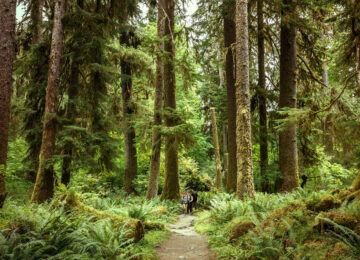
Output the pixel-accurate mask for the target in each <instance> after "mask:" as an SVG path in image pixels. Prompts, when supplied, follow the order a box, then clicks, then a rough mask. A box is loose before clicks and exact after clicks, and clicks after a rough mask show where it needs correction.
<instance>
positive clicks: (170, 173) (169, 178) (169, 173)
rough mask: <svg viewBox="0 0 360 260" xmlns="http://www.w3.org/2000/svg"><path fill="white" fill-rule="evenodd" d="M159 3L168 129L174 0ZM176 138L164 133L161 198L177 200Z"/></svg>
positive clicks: (172, 102)
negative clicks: (163, 26)
mask: <svg viewBox="0 0 360 260" xmlns="http://www.w3.org/2000/svg"><path fill="white" fill-rule="evenodd" d="M159 4H160V6H161V8H163V9H164V11H165V30H164V37H166V39H165V43H164V51H165V52H166V57H165V58H164V110H165V126H166V127H167V128H168V129H169V131H173V128H174V127H175V126H176V125H177V118H176V115H175V113H176V95H175V92H176V91H175V67H174V60H175V46H174V37H175V35H174V29H175V21H174V18H175V17H174V16H175V14H174V12H175V0H160V1H159ZM177 149H178V138H177V136H176V134H174V133H167V134H166V135H165V184H164V189H163V192H162V195H161V197H162V199H168V200H177V199H179V196H180V184H179V166H178V151H177Z"/></svg>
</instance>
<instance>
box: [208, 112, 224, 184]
mask: <svg viewBox="0 0 360 260" xmlns="http://www.w3.org/2000/svg"><path fill="white" fill-rule="evenodd" d="M210 113H211V122H212V132H213V139H214V151H215V163H216V188H217V189H218V190H219V191H221V190H222V174H221V160H220V149H219V137H218V131H217V126H216V114H215V108H214V107H212V108H210Z"/></svg>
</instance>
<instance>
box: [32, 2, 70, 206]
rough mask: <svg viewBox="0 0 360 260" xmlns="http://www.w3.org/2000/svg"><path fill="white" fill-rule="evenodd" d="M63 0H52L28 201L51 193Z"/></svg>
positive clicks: (42, 199) (51, 194)
mask: <svg viewBox="0 0 360 260" xmlns="http://www.w3.org/2000/svg"><path fill="white" fill-rule="evenodd" d="M65 2H66V1H65V0H57V1H56V3H55V13H54V24H53V30H52V39H51V53H50V68H49V76H48V85H47V88H46V101H45V118H44V126H43V136H42V144H41V149H40V156H39V158H40V159H39V160H40V162H39V169H38V173H37V176H36V182H35V187H34V191H33V194H32V198H31V201H32V202H38V203H42V202H44V201H46V200H48V199H50V198H51V197H52V196H53V193H54V169H53V164H52V163H53V162H52V161H51V159H52V157H53V155H54V150H55V141H56V114H57V105H58V92H59V90H58V88H59V80H60V69H61V67H60V60H61V55H62V46H63V22H62V19H63V16H64V13H65Z"/></svg>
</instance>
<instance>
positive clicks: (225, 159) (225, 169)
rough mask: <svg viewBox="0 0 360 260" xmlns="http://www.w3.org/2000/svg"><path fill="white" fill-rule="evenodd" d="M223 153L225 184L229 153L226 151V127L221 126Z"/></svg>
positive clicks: (224, 125) (225, 181)
mask: <svg viewBox="0 0 360 260" xmlns="http://www.w3.org/2000/svg"><path fill="white" fill-rule="evenodd" d="M222 138H223V153H224V183H225V185H226V183H227V172H228V168H229V151H228V127H227V125H226V124H223V136H222Z"/></svg>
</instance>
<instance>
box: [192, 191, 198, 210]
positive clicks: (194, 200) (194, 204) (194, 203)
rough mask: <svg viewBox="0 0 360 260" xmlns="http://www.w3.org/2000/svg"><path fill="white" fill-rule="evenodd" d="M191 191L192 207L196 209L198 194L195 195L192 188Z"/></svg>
mask: <svg viewBox="0 0 360 260" xmlns="http://www.w3.org/2000/svg"><path fill="white" fill-rule="evenodd" d="M191 193H192V196H193V203H192V207H193V208H194V209H196V208H197V202H198V195H197V192H196V191H194V190H192V191H191Z"/></svg>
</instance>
